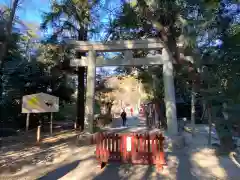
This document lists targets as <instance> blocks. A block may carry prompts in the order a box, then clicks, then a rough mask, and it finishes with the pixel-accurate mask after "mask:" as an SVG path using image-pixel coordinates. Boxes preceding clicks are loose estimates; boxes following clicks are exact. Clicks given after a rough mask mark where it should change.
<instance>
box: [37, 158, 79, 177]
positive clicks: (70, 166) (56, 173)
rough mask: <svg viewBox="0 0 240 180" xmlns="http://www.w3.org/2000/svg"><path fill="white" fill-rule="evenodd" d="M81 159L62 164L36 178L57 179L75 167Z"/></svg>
mask: <svg viewBox="0 0 240 180" xmlns="http://www.w3.org/2000/svg"><path fill="white" fill-rule="evenodd" d="M80 162H81V161H80V160H77V161H74V162H72V163H70V164H67V165H65V166H62V167H60V168H58V169H55V170H54V171H52V172H49V173H47V174H46V175H45V176H43V177H41V178H38V180H57V179H60V178H61V177H63V176H65V175H66V174H67V173H69V172H70V171H72V170H73V169H75V168H76V167H77V166H78V165H79V163H80Z"/></svg>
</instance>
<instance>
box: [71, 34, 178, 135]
mask: <svg viewBox="0 0 240 180" xmlns="http://www.w3.org/2000/svg"><path fill="white" fill-rule="evenodd" d="M67 43H68V44H70V45H72V46H73V47H74V49H75V50H76V51H79V52H87V53H88V57H82V58H81V59H73V60H71V66H87V67H88V70H87V91H86V106H85V107H86V108H85V122H87V123H88V128H89V131H90V132H93V119H94V100H95V96H94V95H95V77H96V67H99V66H100V67H101V66H140V65H163V82H164V93H165V106H166V118H167V125H168V133H169V134H171V135H177V133H178V124H177V116H176V102H175V88H174V78H173V60H172V56H171V53H170V52H169V51H168V49H167V48H166V47H165V45H164V44H163V42H162V41H161V40H156V39H146V40H133V41H130V40H123V41H111V42H106V43H100V42H87V41H68V42H67ZM136 49H146V50H162V54H161V55H157V56H155V57H145V58H133V55H132V50H136ZM96 52H124V58H122V59H112V60H104V58H103V57H97V56H96Z"/></svg>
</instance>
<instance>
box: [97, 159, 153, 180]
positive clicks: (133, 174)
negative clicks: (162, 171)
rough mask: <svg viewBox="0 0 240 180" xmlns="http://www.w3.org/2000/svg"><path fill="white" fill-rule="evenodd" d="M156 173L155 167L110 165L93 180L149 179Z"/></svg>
mask: <svg viewBox="0 0 240 180" xmlns="http://www.w3.org/2000/svg"><path fill="white" fill-rule="evenodd" d="M153 172H154V168H153V166H147V165H132V164H121V163H110V164H108V165H107V166H106V167H105V168H104V169H103V170H102V172H101V173H100V174H99V175H97V176H96V177H94V178H93V180H105V179H110V178H111V179H116V180H129V179H149V178H151V176H152V173H153Z"/></svg>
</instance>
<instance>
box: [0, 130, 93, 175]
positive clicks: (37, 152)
mask: <svg viewBox="0 0 240 180" xmlns="http://www.w3.org/2000/svg"><path fill="white" fill-rule="evenodd" d="M76 140H77V134H72V135H71V136H66V137H62V138H58V137H52V138H49V139H43V140H42V142H41V143H39V144H22V145H18V146H16V147H12V146H10V147H8V146H7V147H4V148H1V149H0V150H1V151H0V173H6V174H16V173H18V172H20V171H21V170H22V169H23V168H24V167H25V168H26V167H28V168H30V169H31V168H32V167H34V166H36V165H39V164H44V163H46V162H47V163H48V164H49V163H50V164H51V163H53V162H55V160H56V159H60V158H63V159H64V158H66V157H65V156H67V155H68V153H69V152H68V151H69V149H79V148H80V147H84V146H89V145H90V143H85V142H83V141H82V142H81V143H76ZM71 155H73V154H71ZM60 156H61V157H60Z"/></svg>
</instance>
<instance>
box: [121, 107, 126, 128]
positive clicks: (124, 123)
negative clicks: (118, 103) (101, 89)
mask: <svg viewBox="0 0 240 180" xmlns="http://www.w3.org/2000/svg"><path fill="white" fill-rule="evenodd" d="M121 118H122V122H123V126H126V121H127V113H126V112H125V110H124V109H123V111H122V113H121Z"/></svg>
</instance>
